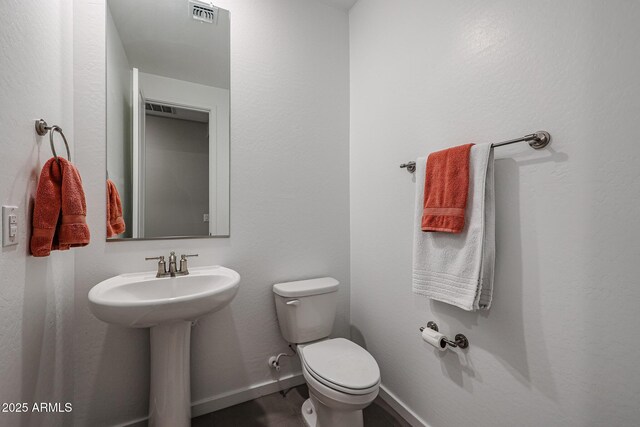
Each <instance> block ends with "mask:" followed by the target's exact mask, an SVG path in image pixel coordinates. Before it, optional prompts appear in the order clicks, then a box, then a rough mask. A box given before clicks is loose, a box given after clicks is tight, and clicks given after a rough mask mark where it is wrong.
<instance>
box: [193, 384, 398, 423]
mask: <svg viewBox="0 0 640 427" xmlns="http://www.w3.org/2000/svg"><path fill="white" fill-rule="evenodd" d="M308 397H309V391H308V390H307V386H306V385H301V386H298V387H296V388H294V389H292V390H291V391H289V393H287V396H286V397H284V398H283V397H282V395H281V394H280V393H273V394H269V395H267V396H263V397H261V398H259V399H256V400H251V401H249V402H245V403H241V404H239V405H235V406H232V407H230V408H226V409H221V410H220V411H216V412H212V413H210V414H205V415H202V416H199V417H196V418H193V419H192V420H191V427H213V426H216V427H220V426H223V427H245V426H246V427H276V426H277V427H304V421H303V419H302V414H301V412H300V409H301V408H300V407H301V406H302V402H304V401H305V400H306V399H307V398H308ZM364 425H365V427H410V425H409V423H407V422H406V421H405V420H404V419H403V418H402V417H401V416H400V415H398V413H397V412H395V411H394V410H393V409H392V408H391V407H390V406H389V405H387V404H386V403H385V402H384V401H383V400H382V399H380V397H378V398H376V400H375V401H374V402H373V403H372V404H371V405H369V406H368V407H367V408H365V410H364Z"/></svg>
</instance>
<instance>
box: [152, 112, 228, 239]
mask: <svg viewBox="0 0 640 427" xmlns="http://www.w3.org/2000/svg"><path fill="white" fill-rule="evenodd" d="M144 155H145V163H146V166H145V181H144V183H145V184H144V186H145V194H144V195H145V201H144V203H145V218H144V237H146V238H149V237H162V236H208V235H209V223H208V222H204V221H203V214H205V213H208V212H209V124H208V123H202V122H194V121H191V120H176V119H172V118H168V117H158V116H152V115H149V114H147V117H146V119H145V154H144ZM212 167H214V168H215V165H213V166H212Z"/></svg>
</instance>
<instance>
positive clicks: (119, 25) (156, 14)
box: [106, 0, 230, 241]
mask: <svg viewBox="0 0 640 427" xmlns="http://www.w3.org/2000/svg"><path fill="white" fill-rule="evenodd" d="M106 4H107V11H106V16H107V22H106V45H107V58H106V64H107V173H106V177H107V182H108V185H107V203H106V205H107V206H106V209H107V240H108V241H109V240H123V239H164V238H184V237H225V236H228V235H229V86H230V84H229V83H230V44H229V41H230V40H229V39H230V25H229V12H228V11H226V10H223V9H220V8H217V7H216V6H214V5H213V4H212V3H210V2H209V1H203V0H163V1H161V2H158V1H155V0H136V1H131V0H107V2H106ZM116 193H117V194H118V195H119V200H120V203H119V204H118V197H116ZM120 206H121V211H122V215H121V220H120V218H119V217H120V215H119V214H120Z"/></svg>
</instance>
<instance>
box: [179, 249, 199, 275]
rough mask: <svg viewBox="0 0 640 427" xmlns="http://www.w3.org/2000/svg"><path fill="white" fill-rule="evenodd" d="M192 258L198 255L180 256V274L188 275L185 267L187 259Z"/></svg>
mask: <svg viewBox="0 0 640 427" xmlns="http://www.w3.org/2000/svg"><path fill="white" fill-rule="evenodd" d="M194 256H198V254H192V255H185V254H182V255H180V270H179V272H180V273H181V274H189V268H188V267H187V258H191V257H194Z"/></svg>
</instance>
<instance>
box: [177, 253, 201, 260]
mask: <svg viewBox="0 0 640 427" xmlns="http://www.w3.org/2000/svg"><path fill="white" fill-rule="evenodd" d="M192 256H198V254H191V255H185V254H182V255H180V259H185V258H191V257H192Z"/></svg>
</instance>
